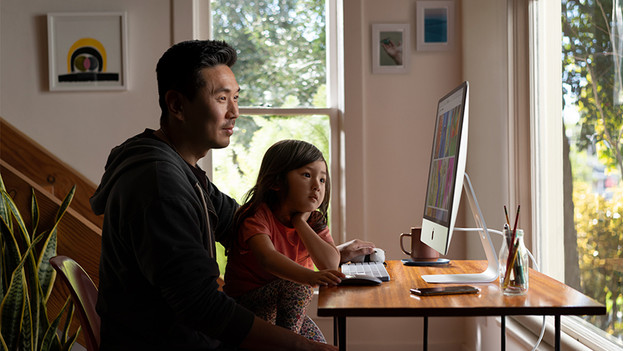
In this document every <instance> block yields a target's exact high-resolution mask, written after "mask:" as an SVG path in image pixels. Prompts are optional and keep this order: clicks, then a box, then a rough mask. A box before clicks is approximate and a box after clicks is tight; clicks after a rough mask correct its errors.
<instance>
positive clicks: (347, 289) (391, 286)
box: [318, 261, 606, 350]
mask: <svg viewBox="0 0 624 351" xmlns="http://www.w3.org/2000/svg"><path fill="white" fill-rule="evenodd" d="M486 267H487V261H451V264H450V265H448V266H443V267H417V266H404V265H403V264H402V263H401V261H388V262H387V270H388V273H389V274H390V281H389V282H384V283H382V284H381V285H379V286H340V287H321V288H320V290H319V300H318V315H319V316H325V317H334V344H335V345H336V344H337V345H338V346H339V348H340V350H346V318H347V317H408V316H411V317H424V337H423V345H424V349H425V350H426V348H427V325H428V322H427V318H428V317H434V316H443V317H453V316H501V318H502V328H501V349H504V348H505V316H513V315H550V316H554V317H555V349H556V350H559V349H560V333H561V316H562V315H601V314H605V313H606V308H605V306H604V305H602V304H600V303H598V302H596V301H595V300H593V299H591V298H589V297H587V296H585V295H583V294H582V293H580V292H578V291H576V290H574V289H572V288H570V287H569V286H567V285H565V284H563V283H561V282H559V281H557V280H555V279H552V278H550V277H548V276H547V275H545V274H542V273H539V272H537V271H535V270H533V269H530V271H529V290H528V292H527V294H526V295H523V296H504V295H503V293H502V291H501V289H500V286H499V283H498V281H494V282H492V283H487V284H469V285H474V286H477V287H479V288H480V289H481V291H480V293H478V294H467V295H444V296H428V297H419V296H415V295H413V294H411V293H410V289H411V288H424V287H435V286H440V285H441V284H428V283H426V282H425V281H424V280H423V279H422V278H421V276H422V275H425V274H446V273H448V274H458V273H478V272H481V271H483V270H485V268H486ZM445 285H453V284H445ZM454 285H459V284H454Z"/></svg>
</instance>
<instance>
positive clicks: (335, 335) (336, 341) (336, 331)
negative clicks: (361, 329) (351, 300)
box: [334, 316, 338, 346]
mask: <svg viewBox="0 0 624 351" xmlns="http://www.w3.org/2000/svg"><path fill="white" fill-rule="evenodd" d="M334 346H338V317H336V316H334Z"/></svg>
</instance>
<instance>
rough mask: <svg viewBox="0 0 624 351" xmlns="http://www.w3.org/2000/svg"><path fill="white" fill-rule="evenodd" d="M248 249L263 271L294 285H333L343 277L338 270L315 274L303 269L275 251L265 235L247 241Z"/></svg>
mask: <svg viewBox="0 0 624 351" xmlns="http://www.w3.org/2000/svg"><path fill="white" fill-rule="evenodd" d="M247 244H248V245H249V249H250V250H251V251H252V252H253V254H254V256H255V257H256V259H257V260H258V262H259V263H260V265H261V266H262V268H264V269H265V270H267V271H268V272H269V273H271V274H273V275H275V276H277V277H280V278H282V279H287V280H290V281H293V282H296V283H300V284H306V285H310V286H318V285H335V284H338V283H340V281H341V278H342V277H344V275H343V274H342V273H340V272H339V271H338V270H329V269H326V270H321V271H318V272H315V271H313V270H311V269H308V268H305V267H303V266H301V265H300V264H298V263H297V262H295V261H293V260H291V259H290V258H288V257H286V256H285V255H284V254H282V253H281V252H279V251H277V250H276V249H275V246H273V243H272V242H271V239H270V238H269V236H268V235H266V234H257V235H254V236H252V237H251V238H249V240H247Z"/></svg>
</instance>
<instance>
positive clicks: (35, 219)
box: [30, 188, 39, 235]
mask: <svg viewBox="0 0 624 351" xmlns="http://www.w3.org/2000/svg"><path fill="white" fill-rule="evenodd" d="M30 191H31V193H32V196H31V201H30V216H31V218H32V223H31V224H32V231H31V233H33V235H34V234H35V233H36V232H37V227H38V226H39V203H38V202H37V196H35V189H34V188H31V189H30Z"/></svg>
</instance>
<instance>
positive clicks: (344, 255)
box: [337, 239, 375, 263]
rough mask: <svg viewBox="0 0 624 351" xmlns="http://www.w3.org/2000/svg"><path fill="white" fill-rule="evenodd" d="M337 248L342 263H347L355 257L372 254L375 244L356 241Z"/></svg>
mask: <svg viewBox="0 0 624 351" xmlns="http://www.w3.org/2000/svg"><path fill="white" fill-rule="evenodd" d="M337 248H338V250H339V251H340V263H346V262H349V261H351V260H352V259H354V258H355V257H358V256H362V255H370V254H372V253H373V249H374V248H375V244H373V243H372V242H369V241H363V240H360V239H354V240H351V241H348V242H346V243H344V244H340V245H338V246H337Z"/></svg>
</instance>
